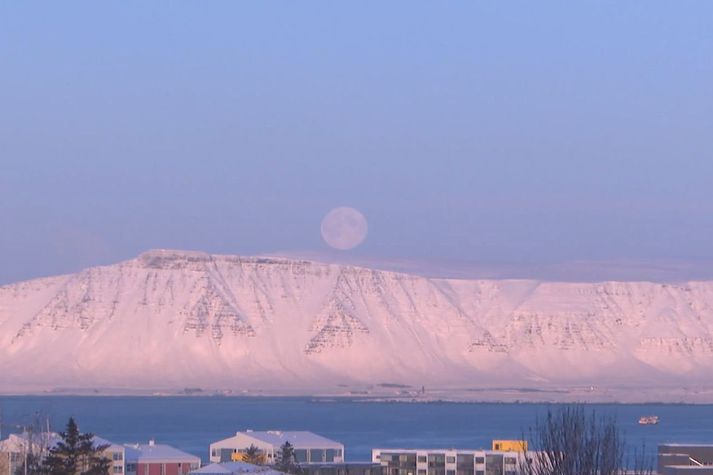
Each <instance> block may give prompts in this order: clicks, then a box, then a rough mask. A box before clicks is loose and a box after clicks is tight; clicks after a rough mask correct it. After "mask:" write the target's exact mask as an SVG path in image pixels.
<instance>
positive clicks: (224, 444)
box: [210, 430, 344, 464]
mask: <svg viewBox="0 0 713 475" xmlns="http://www.w3.org/2000/svg"><path fill="white" fill-rule="evenodd" d="M285 442H289V443H290V444H291V445H292V446H293V447H294V453H295V462H297V463H324V462H337V463H338V462H344V445H343V444H341V443H339V442H335V441H333V440H330V439H327V438H325V437H322V436H321V435H317V434H315V433H312V432H307V431H284V432H283V431H277V430H268V431H251V430H247V431H245V432H237V433H236V434H235V435H234V436H233V437H229V438H227V439H223V440H220V441H218V442H214V443H212V444H210V461H211V462H213V463H219V462H234V461H241V460H242V459H243V455H244V454H245V451H246V450H247V449H248V447H250V446H251V445H254V446H255V447H257V448H258V450H259V451H260V454H261V455H262V456H263V457H264V460H265V463H267V464H272V463H275V461H276V460H277V456H278V454H279V452H280V447H282V445H283V444H284V443H285Z"/></svg>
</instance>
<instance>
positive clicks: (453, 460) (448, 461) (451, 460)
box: [446, 455, 456, 463]
mask: <svg viewBox="0 0 713 475" xmlns="http://www.w3.org/2000/svg"><path fill="white" fill-rule="evenodd" d="M446 463H456V458H455V457H454V456H452V455H449V456H448V457H446Z"/></svg>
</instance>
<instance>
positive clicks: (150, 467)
mask: <svg viewBox="0 0 713 475" xmlns="http://www.w3.org/2000/svg"><path fill="white" fill-rule="evenodd" d="M124 447H125V449H126V454H125V460H126V475H184V474H188V473H189V472H190V471H191V470H197V469H198V468H200V466H201V459H200V458H199V457H196V456H195V455H191V454H189V453H186V452H183V451H182V450H178V449H176V448H175V447H171V446H170V445H165V444H157V443H155V441H153V440H150V441H149V443H148V444H133V445H131V444H126V445H125V446H124Z"/></svg>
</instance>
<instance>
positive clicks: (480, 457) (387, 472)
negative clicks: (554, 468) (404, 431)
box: [371, 449, 532, 475]
mask: <svg viewBox="0 0 713 475" xmlns="http://www.w3.org/2000/svg"><path fill="white" fill-rule="evenodd" d="M531 454H532V453H531V452H522V451H496V450H459V449H373V450H372V452H371V458H372V461H373V462H374V463H380V464H381V465H382V467H383V468H384V475H486V474H487V475H515V474H516V473H517V472H518V469H519V465H520V464H521V463H523V462H525V461H526V460H532V455H531Z"/></svg>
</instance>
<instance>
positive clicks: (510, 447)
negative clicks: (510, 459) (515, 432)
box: [493, 440, 527, 452]
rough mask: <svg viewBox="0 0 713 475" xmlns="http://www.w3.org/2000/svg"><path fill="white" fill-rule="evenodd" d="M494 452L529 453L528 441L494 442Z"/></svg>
mask: <svg viewBox="0 0 713 475" xmlns="http://www.w3.org/2000/svg"><path fill="white" fill-rule="evenodd" d="M493 450H497V451H498V452H527V441H526V440H494V441H493Z"/></svg>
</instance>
